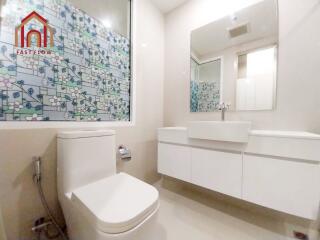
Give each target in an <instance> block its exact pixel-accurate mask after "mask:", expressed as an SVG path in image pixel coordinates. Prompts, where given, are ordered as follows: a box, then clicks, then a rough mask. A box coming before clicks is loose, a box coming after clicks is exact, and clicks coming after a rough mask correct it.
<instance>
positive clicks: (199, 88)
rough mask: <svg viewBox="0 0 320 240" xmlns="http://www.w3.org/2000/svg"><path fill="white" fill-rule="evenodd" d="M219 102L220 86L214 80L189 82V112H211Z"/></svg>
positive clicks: (217, 106)
mask: <svg viewBox="0 0 320 240" xmlns="http://www.w3.org/2000/svg"><path fill="white" fill-rule="evenodd" d="M219 103H220V86H219V84H218V83H216V82H195V81H192V82H191V112H213V111H216V110H218V108H219Z"/></svg>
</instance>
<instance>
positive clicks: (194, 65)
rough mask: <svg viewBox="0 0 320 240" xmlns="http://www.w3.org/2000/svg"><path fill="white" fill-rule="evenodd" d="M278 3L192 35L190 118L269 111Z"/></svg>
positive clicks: (265, 3) (269, 0)
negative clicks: (221, 111) (222, 106)
mask: <svg viewBox="0 0 320 240" xmlns="http://www.w3.org/2000/svg"><path fill="white" fill-rule="evenodd" d="M277 49H278V14H277V0H261V1H257V2H256V3H255V4H253V5H251V6H249V7H247V8H244V9H241V10H239V11H237V12H234V13H232V14H230V15H229V16H226V17H224V18H222V19H218V20H217V21H214V22H212V23H209V24H207V25H205V26H203V27H200V28H198V29H195V30H194V31H192V33H191V56H190V62H191V64H190V67H191V71H190V72H191V78H190V79H191V82H190V95H191V96H190V110H191V112H213V111H216V110H218V106H219V103H221V102H224V103H227V104H230V106H231V107H230V109H231V110H235V111H250V110H272V109H274V106H275V101H276V80H277V56H278V54H277Z"/></svg>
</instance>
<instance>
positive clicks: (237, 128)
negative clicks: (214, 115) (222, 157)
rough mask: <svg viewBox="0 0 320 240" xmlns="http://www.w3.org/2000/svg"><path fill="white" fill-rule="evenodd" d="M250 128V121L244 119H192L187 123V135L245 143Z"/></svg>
mask: <svg viewBox="0 0 320 240" xmlns="http://www.w3.org/2000/svg"><path fill="white" fill-rule="evenodd" d="M250 129H251V122H244V121H192V122H189V123H188V137H189V138H196V139H203V140H213V141H226V142H239V143H246V142H248V140H249V133H250Z"/></svg>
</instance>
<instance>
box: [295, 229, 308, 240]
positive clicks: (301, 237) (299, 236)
mask: <svg viewBox="0 0 320 240" xmlns="http://www.w3.org/2000/svg"><path fill="white" fill-rule="evenodd" d="M293 235H294V237H295V238H296V239H299V240H309V237H308V235H307V234H305V233H302V232H296V231H294V232H293Z"/></svg>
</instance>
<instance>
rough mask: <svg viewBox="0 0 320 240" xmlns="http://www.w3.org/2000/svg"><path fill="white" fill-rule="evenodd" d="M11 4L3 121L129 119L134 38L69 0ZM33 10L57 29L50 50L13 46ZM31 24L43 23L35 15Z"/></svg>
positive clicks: (5, 35)
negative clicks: (24, 50) (32, 51)
mask: <svg viewBox="0 0 320 240" xmlns="http://www.w3.org/2000/svg"><path fill="white" fill-rule="evenodd" d="M17 6H19V7H17ZM6 8H7V9H9V11H7V12H8V13H7V14H6V15H5V16H4V18H3V20H2V23H1V29H0V121H129V120H130V40H129V39H127V38H125V37H123V36H121V35H119V34H117V33H116V32H113V31H111V30H108V29H106V28H105V27H104V26H103V25H102V24H101V23H100V22H99V21H97V20H96V19H94V18H93V17H91V16H88V15H87V14H86V13H84V12H83V11H81V10H79V9H76V8H75V7H73V6H72V5H71V4H70V3H68V2H67V1H65V0H10V1H7V4H6ZM34 10H35V11H36V12H37V13H39V14H40V15H41V16H43V17H44V18H46V19H47V20H48V22H49V25H50V26H51V27H52V28H53V29H54V47H52V48H51V49H50V51H51V54H50V55H43V54H42V55H41V54H40V55H34V54H23V55H20V54H17V48H16V47H15V46H14V42H15V37H14V30H15V27H16V26H17V25H18V24H19V23H20V22H21V19H23V18H24V17H25V16H27V15H28V14H29V13H31V12H32V11H34ZM27 27H28V28H29V29H31V28H32V29H39V30H40V28H41V27H40V26H39V22H37V21H35V20H32V21H31V22H30V23H29V25H28V26H27ZM48 42H49V41H48ZM33 46H35V45H33ZM33 46H32V49H38V48H36V47H33ZM46 50H47V49H46Z"/></svg>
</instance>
